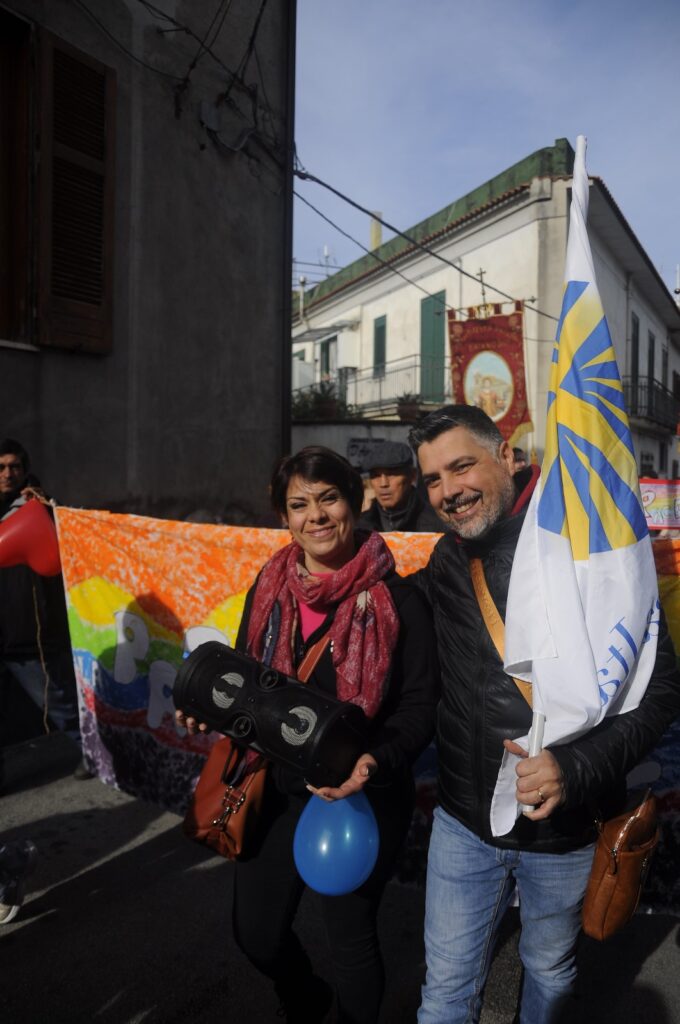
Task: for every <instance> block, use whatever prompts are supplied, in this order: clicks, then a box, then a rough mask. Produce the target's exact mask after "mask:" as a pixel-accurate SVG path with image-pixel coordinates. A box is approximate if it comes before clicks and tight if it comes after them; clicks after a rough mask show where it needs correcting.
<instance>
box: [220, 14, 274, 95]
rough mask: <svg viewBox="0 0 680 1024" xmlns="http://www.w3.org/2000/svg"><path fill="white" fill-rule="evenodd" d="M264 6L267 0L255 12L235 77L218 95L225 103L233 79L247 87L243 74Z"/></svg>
mask: <svg viewBox="0 0 680 1024" xmlns="http://www.w3.org/2000/svg"><path fill="white" fill-rule="evenodd" d="M266 6H267V0H261V3H260V9H259V11H258V12H257V17H256V18H255V24H254V25H253V28H252V31H251V33H250V39H249V40H248V45H247V46H246V49H245V53H244V54H243V56H242V57H241V60H240V61H239V63H238V67H237V68H236V75H235V78H232V80H231V82H230V83H229V85H228V86H227V88H226V91H225V92H224V94H223V95H222V96H221V97H220V98H221V100H222V102H223V103H226V102H227V100H228V99H229V95H230V93H231V90H232V88H233V85H234V81H238V82H240V84H241V85H242V86H243V88H244V89H248V86H247V85H246V84H245V82H244V81H243V75H244V74H245V71H246V68H247V67H248V62H249V60H250V58H251V55H252V52H253V50H254V49H255V40H256V39H257V33H258V31H259V29H260V22H261V21H262V15H263V14H264V9H265V7H266Z"/></svg>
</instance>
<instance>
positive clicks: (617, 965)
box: [0, 735, 680, 1024]
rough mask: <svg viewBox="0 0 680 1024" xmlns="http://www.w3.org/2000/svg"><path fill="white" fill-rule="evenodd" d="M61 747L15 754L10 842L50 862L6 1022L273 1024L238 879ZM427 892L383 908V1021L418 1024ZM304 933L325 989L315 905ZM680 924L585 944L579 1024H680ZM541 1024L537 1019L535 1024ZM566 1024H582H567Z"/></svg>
mask: <svg viewBox="0 0 680 1024" xmlns="http://www.w3.org/2000/svg"><path fill="white" fill-rule="evenodd" d="M77 761H78V755H77V753H75V752H74V750H73V749H72V748H71V746H70V744H69V743H68V741H67V740H66V739H64V738H63V737H61V736H59V735H56V736H50V737H41V738H40V739H34V740H29V741H27V742H24V743H21V744H18V745H16V746H13V747H10V748H9V749H8V750H7V752H6V791H5V795H3V796H0V836H1V837H2V841H6V840H7V839H13V838H30V839H32V840H33V841H34V842H35V843H36V845H37V846H38V848H39V851H40V860H39V863H38V866H37V869H36V872H35V874H34V875H33V876H32V878H31V880H30V883H29V891H28V895H27V898H26V901H25V903H24V906H23V908H22V911H21V913H20V914H19V916H18V917H17V918H16V919H15V921H14V922H12V924H9V925H4V926H0V978H1V979H2V981H1V983H0V1020H1V1021H2V1022H3V1024H81V1022H82V1024H93V1022H96V1024H141V1022H145V1024H194V1022H196V1024H198V1022H201V1024H213V1022H215V1024H217V1022H219V1024H224V1022H229V1024H231V1022H239V1024H250V1022H255V1024H259V1022H263V1024H264V1022H270V1021H271V1022H272V1024H273V1022H274V1021H276V1020H280V1018H277V1016H276V1009H277V1003H276V1000H275V998H274V995H273V992H272V990H271V988H270V986H269V983H268V982H266V981H263V980H262V979H261V978H260V976H259V975H258V974H257V973H256V972H255V971H254V970H253V969H252V968H251V967H250V965H249V964H248V963H247V961H246V960H245V959H244V957H243V956H242V954H241V953H240V952H239V950H238V949H237V948H236V946H235V944H234V942H233V939H232V938H231V934H230V927H229V913H230V901H231V883H232V876H231V868H230V865H229V864H228V863H226V862H224V861H222V860H221V859H220V858H218V857H215V856H209V855H207V854H206V853H204V851H203V850H202V849H201V847H199V846H197V845H195V844H193V843H191V842H189V841H188V840H187V839H185V838H184V837H183V835H182V833H181V831H180V829H179V819H178V818H177V817H176V816H175V815H172V814H168V813H164V812H162V811H160V810H159V809H158V808H156V807H153V806H151V805H149V804H144V803H142V802H141V801H139V800H135V799H133V798H132V797H130V796H127V795H126V794H124V793H120V792H118V791H116V790H113V789H111V788H109V787H107V786H105V785H103V784H102V783H101V782H99V780H97V779H94V780H91V781H87V782H77V781H75V780H74V779H73V778H72V777H71V772H72V770H73V768H74V767H75V765H76V763H77ZM422 914H423V893H422V892H421V891H420V890H418V889H415V888H410V887H407V886H402V885H399V884H396V883H391V884H390V886H389V887H388V890H387V894H386V897H385V900H384V903H383V907H382V910H381V934H382V940H383V950H384V954H385V961H386V966H387V975H388V977H387V995H386V999H385V1004H384V1008H383V1013H382V1016H381V1024H413V1022H414V1021H415V1014H416V1009H417V1006H418V1002H419V988H420V984H421V981H422V976H423V972H424V967H423V948H422V937H421V936H422ZM298 931H299V933H300V936H301V938H302V941H303V942H304V943H305V945H306V947H307V949H308V950H309V951H310V954H311V956H312V959H313V961H314V962H315V965H316V967H317V970H318V971H319V973H321V974H322V975H325V976H326V977H329V965H328V962H327V959H326V956H325V953H324V943H323V935H322V933H321V929H320V926H319V924H318V921H317V917H316V914H315V908H314V896H313V894H311V893H310V894H308V895H307V896H306V897H305V899H304V901H303V904H302V908H301V912H300V915H299V927H298ZM516 945H517V926H516V921H515V919H514V918H512V919H509V920H508V921H507V923H506V927H505V928H504V932H503V936H502V944H501V948H500V950H499V953H498V955H497V957H496V960H495V962H494V965H493V969H492V974H491V977H490V980H489V984H488V985H487V991H486V995H485V1005H484V1012H483V1016H482V1024H511V1022H512V1021H513V1017H514V1014H515V1008H516V1002H517V993H518V989H519V982H520V974H521V972H520V968H519V960H518V957H517V951H516ZM679 945H680V922H679V921H678V919H677V918H674V917H666V916H662V915H654V916H651V915H638V916H637V917H636V918H635V919H634V920H633V922H632V923H631V924H630V925H629V926H628V928H627V929H626V930H625V931H624V932H622V933H621V934H620V935H618V936H616V937H615V938H614V939H612V940H610V942H609V943H606V944H604V945H600V944H598V943H595V942H592V941H590V940H584V941H583V943H582V945H581V949H580V960H581V995H580V999H579V1002H578V1007H577V1009H575V1010H574V1011H573V1013H571V1014H570V1018H571V1020H573V1021H574V1024H576V1022H578V1024H583V1022H590V1021H597V1024H621V1021H625V1022H626V1024H680V956H679V949H678V946H679ZM529 1024H531V1022H529ZM568 1024H571V1021H569V1022H568Z"/></svg>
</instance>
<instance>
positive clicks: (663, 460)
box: [659, 441, 668, 476]
mask: <svg viewBox="0 0 680 1024" xmlns="http://www.w3.org/2000/svg"><path fill="white" fill-rule="evenodd" d="M659 472H660V473H661V475H662V476H666V474H667V473H668V445H667V444H666V443H665V442H664V441H659Z"/></svg>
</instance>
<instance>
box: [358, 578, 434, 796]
mask: <svg viewBox="0 0 680 1024" xmlns="http://www.w3.org/2000/svg"><path fill="white" fill-rule="evenodd" d="M392 596H393V599H394V602H395V605H396V608H397V612H398V614H399V620H400V630H399V639H398V641H397V646H396V648H395V651H394V655H393V657H392V665H391V670H390V682H389V689H388V693H387V697H386V699H385V703H384V705H383V708H382V709H381V711H380V712H379V714H378V717H377V720H376V723H375V725H376V727H375V730H374V732H373V734H372V736H371V740H370V743H369V745H368V750H367V752H368V753H369V754H372V755H373V757H374V758H375V759H376V761H377V762H378V772H377V773H376V775H375V776H374V777H373V781H374V782H375V783H376V784H380V783H385V782H388V781H389V779H390V777H391V776H392V775H393V774H394V773H395V772H397V771H398V770H399V769H403V767H404V766H405V765H411V764H413V762H414V761H415V759H416V758H417V757H418V755H419V754H420V753H421V752H422V751H423V750H424V749H425V747H426V746H427V744H428V743H429V742H430V740H431V739H432V736H433V734H434V727H435V719H436V711H437V703H438V700H439V687H440V680H439V663H438V660H437V643H436V640H435V635H434V627H433V624H432V614H431V612H430V609H429V608H428V606H427V603H426V601H425V600H424V598H423V596H422V595H421V594H420V593H419V592H418V591H417V590H416V589H415V588H414V587H412V586H411V585H410V581H409V583H405V582H400V583H398V584H396V585H395V586H394V587H393V588H392Z"/></svg>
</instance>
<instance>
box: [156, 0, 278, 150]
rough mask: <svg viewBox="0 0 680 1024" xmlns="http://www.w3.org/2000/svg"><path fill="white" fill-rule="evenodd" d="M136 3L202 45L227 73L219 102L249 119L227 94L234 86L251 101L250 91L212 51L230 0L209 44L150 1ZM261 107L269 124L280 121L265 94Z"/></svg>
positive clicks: (276, 144) (274, 137) (246, 119)
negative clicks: (225, 83)
mask: <svg viewBox="0 0 680 1024" xmlns="http://www.w3.org/2000/svg"><path fill="white" fill-rule="evenodd" d="M137 2H138V3H139V4H141V5H142V7H144V8H146V10H147V11H149V13H150V14H152V15H153V16H154V17H155V18H156V19H157V20H158V21H166V22H167V23H168V24H170V25H172V26H173V27H174V28H175V29H177V30H178V31H180V30H181V31H183V32H185V33H186V34H187V35H188V36H190V37H191V38H192V39H195V40H196V42H197V43H199V45H202V47H203V52H204V53H207V54H208V56H209V57H211V58H212V60H214V61H215V63H216V64H217V65H218V67H220V68H222V70H223V71H225V72H226V73H227V75H229V86H228V92H227V94H226V96H225V95H224V94H223V96H221V97H220V100H221V101H222V102H228V103H229V105H230V106H231V107H232V109H233V110H234V111H235V112H236V113H237V114H238V116H239V117H241V118H242V119H243V120H244V121H248V120H249V119H248V117H247V115H246V114H244V113H243V111H242V110H241V109H240V108H239V107H238V105H237V104H235V103H234V101H233V99H231V98H230V96H229V94H230V92H231V88H232V87H233V86H234V85H238V86H239V88H241V89H242V90H243V91H244V92H245V93H247V94H248V95H249V96H250V97H251V99H252V90H251V89H250V88H249V86H247V85H246V84H245V82H243V81H242V80H241V78H240V77H239V75H238V73H237V72H236V71H233V70H232V68H230V67H229V66H228V65H227V64H225V63H224V61H223V60H222V58H221V57H219V56H218V55H217V54H216V53H215V51H214V49H213V46H214V45H215V42H216V40H217V37H218V36H219V34H220V32H221V31H222V27H223V24H224V20H225V19H226V16H227V14H228V13H229V10H230V9H231V4H232V0H229V6H228V7H227V9H226V10H225V13H224V15H223V20H222V21H221V22H220V25H219V27H218V29H216V31H215V34H214V36H213V38H212V39H211V41H210V42H209V43H208V42H206V40H205V39H201V37H200V36H199V35H198V34H197V33H196V32H194V30H193V29H192V28H191V26H189V25H186V24H184V23H183V22H181V21H178V20H177V18H173V17H172V15H170V14H166V12H165V11H162V10H161V9H160V8H159V7H156V6H155V4H153V3H151V2H150V0H137ZM251 38H252V33H251ZM253 45H254V44H253ZM246 52H247V50H246ZM178 79H179V81H182V80H183V77H180V76H178ZM263 92H264V89H263ZM261 106H262V110H263V113H264V114H266V115H267V117H268V118H269V119H270V124H273V123H274V122H275V121H276V120H281V119H282V118H281V116H280V115H277V114H276V113H275V112H274V110H273V108H272V106H271V105H270V103H269V101H268V100H267V97H266V94H265V103H263V104H261ZM272 142H273V144H274V145H275V146H278V139H277V138H276V136H275V133H274V132H273V131H272Z"/></svg>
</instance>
